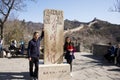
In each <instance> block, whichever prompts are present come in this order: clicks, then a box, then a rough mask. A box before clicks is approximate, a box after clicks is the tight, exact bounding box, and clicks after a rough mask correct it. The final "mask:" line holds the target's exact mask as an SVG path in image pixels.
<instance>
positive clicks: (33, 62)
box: [29, 57, 39, 78]
mask: <svg viewBox="0 0 120 80" xmlns="http://www.w3.org/2000/svg"><path fill="white" fill-rule="evenodd" d="M38 63H39V58H35V57H32V58H31V61H29V70H30V76H31V77H36V78H38ZM33 65H35V69H34V71H33Z"/></svg>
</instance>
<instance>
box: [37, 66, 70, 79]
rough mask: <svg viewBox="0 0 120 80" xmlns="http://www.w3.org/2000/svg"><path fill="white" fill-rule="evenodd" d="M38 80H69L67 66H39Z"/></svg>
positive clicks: (68, 67) (68, 68)
mask: <svg viewBox="0 0 120 80" xmlns="http://www.w3.org/2000/svg"><path fill="white" fill-rule="evenodd" d="M38 76H39V77H38V79H39V80H70V78H71V77H70V66H69V64H50V65H39V75H38Z"/></svg>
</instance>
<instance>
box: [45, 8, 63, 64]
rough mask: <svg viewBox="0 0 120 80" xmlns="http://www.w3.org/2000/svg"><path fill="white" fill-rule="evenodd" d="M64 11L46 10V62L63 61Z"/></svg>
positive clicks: (58, 62)
mask: <svg viewBox="0 0 120 80" xmlns="http://www.w3.org/2000/svg"><path fill="white" fill-rule="evenodd" d="M63 30H64V20H63V11H60V10H51V9H46V10H45V11H44V64H60V63H62V62H63V42H64V39H63V38H64V35H63Z"/></svg>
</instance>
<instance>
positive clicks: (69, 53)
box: [64, 37, 75, 72]
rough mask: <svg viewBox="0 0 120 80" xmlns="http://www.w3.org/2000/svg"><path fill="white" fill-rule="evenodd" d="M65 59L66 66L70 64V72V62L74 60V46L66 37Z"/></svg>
mask: <svg viewBox="0 0 120 80" xmlns="http://www.w3.org/2000/svg"><path fill="white" fill-rule="evenodd" d="M64 51H65V59H66V61H67V63H68V64H70V71H71V72H72V61H73V59H75V56H74V46H73V44H72V42H71V39H70V38H69V37H66V39H65V44H64Z"/></svg>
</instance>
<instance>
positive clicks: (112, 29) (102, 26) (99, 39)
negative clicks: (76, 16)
mask: <svg viewBox="0 0 120 80" xmlns="http://www.w3.org/2000/svg"><path fill="white" fill-rule="evenodd" d="M73 22H74V21H73ZM73 22H72V23H73ZM79 24H80V25H79V26H78V27H75V28H74V29H68V30H66V31H65V36H70V37H72V39H73V40H74V41H76V40H77V42H79V43H81V46H82V47H84V48H85V49H91V47H92V44H96V43H100V44H107V43H109V42H112V43H113V44H116V43H118V42H120V31H119V30H120V25H116V24H111V23H109V22H106V21H102V20H99V19H96V18H95V19H94V20H92V21H91V22H89V23H86V24H85V23H84V24H81V22H79ZM73 25H74V24H73ZM74 26H75V25H74ZM65 27H66V26H65ZM69 27H70V26H69ZM67 28H68V27H67ZM67 28H66V29H67Z"/></svg>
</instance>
